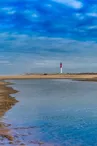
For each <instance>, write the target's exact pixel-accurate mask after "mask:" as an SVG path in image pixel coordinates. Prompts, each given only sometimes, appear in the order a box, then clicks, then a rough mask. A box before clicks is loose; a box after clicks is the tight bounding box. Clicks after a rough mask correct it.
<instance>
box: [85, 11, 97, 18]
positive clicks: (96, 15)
mask: <svg viewBox="0 0 97 146" xmlns="http://www.w3.org/2000/svg"><path fill="white" fill-rule="evenodd" d="M87 15H88V16H92V17H97V13H95V12H93V13H87Z"/></svg>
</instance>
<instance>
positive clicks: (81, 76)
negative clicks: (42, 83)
mask: <svg viewBox="0 0 97 146" xmlns="http://www.w3.org/2000/svg"><path fill="white" fill-rule="evenodd" d="M11 79H13V80H14V79H72V80H79V81H97V73H78V74H31V75H30V74H29V75H10V76H0V80H11Z"/></svg>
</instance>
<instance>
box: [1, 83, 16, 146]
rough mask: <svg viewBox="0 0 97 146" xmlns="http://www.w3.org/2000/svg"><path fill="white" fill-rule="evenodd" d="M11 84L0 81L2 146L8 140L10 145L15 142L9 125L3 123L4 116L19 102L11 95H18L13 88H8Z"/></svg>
mask: <svg viewBox="0 0 97 146" xmlns="http://www.w3.org/2000/svg"><path fill="white" fill-rule="evenodd" d="M7 85H10V83H9V82H5V81H0V138H1V139H2V140H0V145H2V144H3V143H4V141H5V140H6V139H7V141H8V143H12V142H13V141H14V137H13V136H12V132H11V129H10V128H9V125H10V124H9V123H8V124H6V123H5V122H4V121H3V119H2V118H3V116H4V115H5V114H6V112H8V111H9V110H10V109H11V108H12V107H13V106H14V105H15V104H16V103H17V102H18V101H17V100H16V99H15V98H13V97H12V96H11V95H10V94H15V93H17V91H16V90H14V89H13V88H12V87H8V86H7Z"/></svg>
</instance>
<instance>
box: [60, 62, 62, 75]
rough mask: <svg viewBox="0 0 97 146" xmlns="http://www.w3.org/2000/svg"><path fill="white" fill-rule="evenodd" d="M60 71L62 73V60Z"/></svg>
mask: <svg viewBox="0 0 97 146" xmlns="http://www.w3.org/2000/svg"><path fill="white" fill-rule="evenodd" d="M60 73H61V74H62V62H61V63H60Z"/></svg>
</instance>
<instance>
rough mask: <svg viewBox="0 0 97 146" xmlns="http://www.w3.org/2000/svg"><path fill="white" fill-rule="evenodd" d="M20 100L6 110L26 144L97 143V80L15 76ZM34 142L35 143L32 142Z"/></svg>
mask: <svg viewBox="0 0 97 146" xmlns="http://www.w3.org/2000/svg"><path fill="white" fill-rule="evenodd" d="M11 82H13V83H15V84H14V85H11V86H13V88H14V89H17V90H18V91H19V92H18V93H16V94H15V95H14V96H15V98H16V99H17V100H18V101H19V102H18V103H17V104H16V105H15V106H14V107H13V108H12V109H11V110H10V111H8V112H7V113H6V114H5V117H4V120H5V121H7V122H8V123H11V125H12V128H13V129H17V130H16V132H17V133H18V135H19V139H20V140H22V141H23V142H24V143H25V144H26V145H29V146H30V144H29V142H30V143H31V141H32V143H35V142H36V144H35V146H36V145H38V143H46V144H50V145H52V146H57V145H60V146H97V83H93V82H78V81H71V80H55V79H52V80H45V79H44V80H13V81H11ZM31 145H32V144H31Z"/></svg>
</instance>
